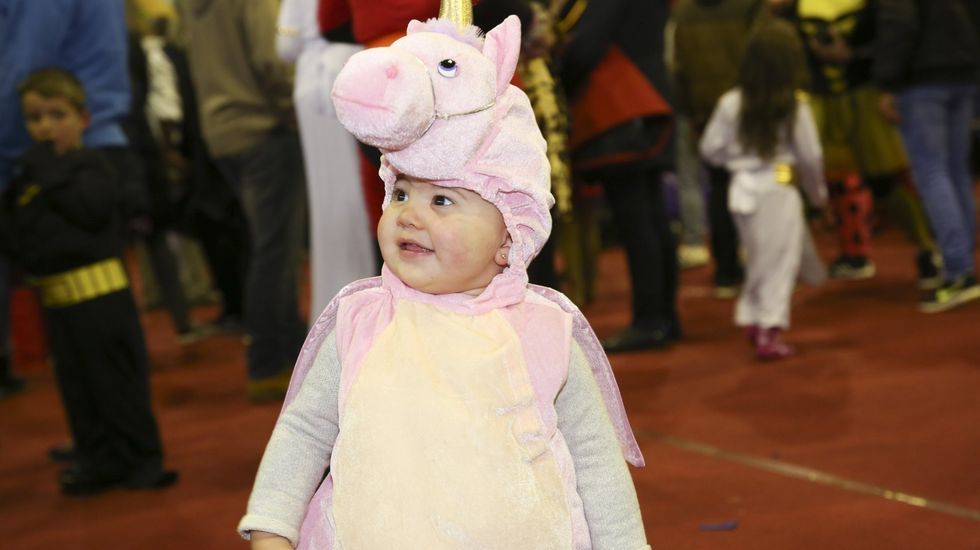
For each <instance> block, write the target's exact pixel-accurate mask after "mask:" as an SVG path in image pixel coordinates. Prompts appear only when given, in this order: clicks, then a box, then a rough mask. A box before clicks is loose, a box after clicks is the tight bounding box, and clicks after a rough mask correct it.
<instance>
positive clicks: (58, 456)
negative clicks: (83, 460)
mask: <svg viewBox="0 0 980 550" xmlns="http://www.w3.org/2000/svg"><path fill="white" fill-rule="evenodd" d="M48 458H50V459H51V460H52V461H53V462H74V461H76V460H78V452H77V451H76V450H75V444H74V443H72V442H71V441H69V442H67V443H62V444H61V445H55V446H54V447H51V448H50V449H48Z"/></svg>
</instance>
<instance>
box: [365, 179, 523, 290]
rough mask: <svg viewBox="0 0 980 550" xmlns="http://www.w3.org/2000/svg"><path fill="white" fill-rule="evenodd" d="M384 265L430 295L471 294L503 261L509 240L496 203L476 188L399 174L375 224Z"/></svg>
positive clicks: (498, 271)
mask: <svg viewBox="0 0 980 550" xmlns="http://www.w3.org/2000/svg"><path fill="white" fill-rule="evenodd" d="M378 243H379V245H380V246H381V256H382V257H384V260H385V264H386V265H387V266H388V269H390V270H391V271H392V272H393V273H394V274H395V275H397V276H398V278H399V279H401V280H402V281H403V282H404V283H405V284H406V285H408V286H410V287H412V288H414V289H416V290H420V291H422V292H428V293H430V294H449V293H460V292H461V293H465V294H470V295H473V296H476V295H478V294H480V292H482V291H483V289H484V288H486V287H487V285H489V284H490V280H491V279H493V277H494V276H495V275H497V274H498V273H500V272H501V271H502V270H503V268H504V266H506V265H507V258H506V255H507V253H508V252H509V249H510V239H509V238H508V235H507V229H506V227H505V226H504V218H503V216H501V214H500V211H499V210H497V207H495V206H494V205H492V204H490V203H489V202H487V201H486V200H484V199H483V197H481V196H480V195H478V194H477V193H474V192H473V191H470V190H468V189H461V188H457V187H439V186H437V185H433V184H431V183H427V182H424V181H419V180H413V179H411V178H405V177H400V178H399V179H398V181H397V182H395V188H394V191H393V192H392V197H391V202H390V203H389V204H388V208H386V209H385V211H384V213H383V214H382V215H381V222H380V223H378Z"/></svg>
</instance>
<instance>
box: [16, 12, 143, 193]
mask: <svg viewBox="0 0 980 550" xmlns="http://www.w3.org/2000/svg"><path fill="white" fill-rule="evenodd" d="M50 66H57V67H61V68H63V69H66V70H68V71H71V73H72V74H74V75H75V76H76V77H77V78H78V79H79V80H81V82H82V84H83V85H84V86H85V93H86V96H87V103H88V110H89V113H90V114H91V118H92V121H91V126H90V127H89V129H88V130H87V131H86V132H85V135H84V143H85V145H86V146H88V147H105V146H112V145H125V144H126V136H125V135H124V134H123V131H122V128H120V126H119V120H120V118H121V117H122V116H123V115H125V114H126V112H127V111H128V110H129V77H128V74H127V72H126V24H125V18H124V14H123V3H122V2H121V1H119V0H44V1H43V2H39V1H38V0H0V191H3V189H5V188H6V187H7V184H8V183H9V181H10V179H11V177H12V174H11V172H12V170H13V166H14V164H15V163H16V161H17V158H18V157H19V156H20V155H21V154H22V153H23V152H24V151H25V150H26V149H27V147H28V146H29V145H30V139H29V138H28V136H27V131H26V130H25V129H24V124H23V119H22V117H21V111H20V98H19V97H18V95H17V89H16V88H17V84H18V83H19V82H20V81H21V80H23V78H24V77H25V76H27V75H28V74H29V73H30V72H31V71H34V70H36V69H40V68H43V67H50Z"/></svg>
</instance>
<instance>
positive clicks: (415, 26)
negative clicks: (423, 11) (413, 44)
mask: <svg viewBox="0 0 980 550" xmlns="http://www.w3.org/2000/svg"><path fill="white" fill-rule="evenodd" d="M423 30H425V23H423V22H421V21H419V20H418V19H412V20H411V21H409V22H408V30H407V31H406V32H405V34H415V33H417V32H422V31H423Z"/></svg>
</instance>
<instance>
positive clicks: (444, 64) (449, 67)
mask: <svg viewBox="0 0 980 550" xmlns="http://www.w3.org/2000/svg"><path fill="white" fill-rule="evenodd" d="M457 71H459V67H458V66H457V65H456V62H455V61H453V60H452V59H443V60H442V61H440V62H439V74H441V75H442V76H444V77H446V78H453V77H455V76H456V72H457Z"/></svg>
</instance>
